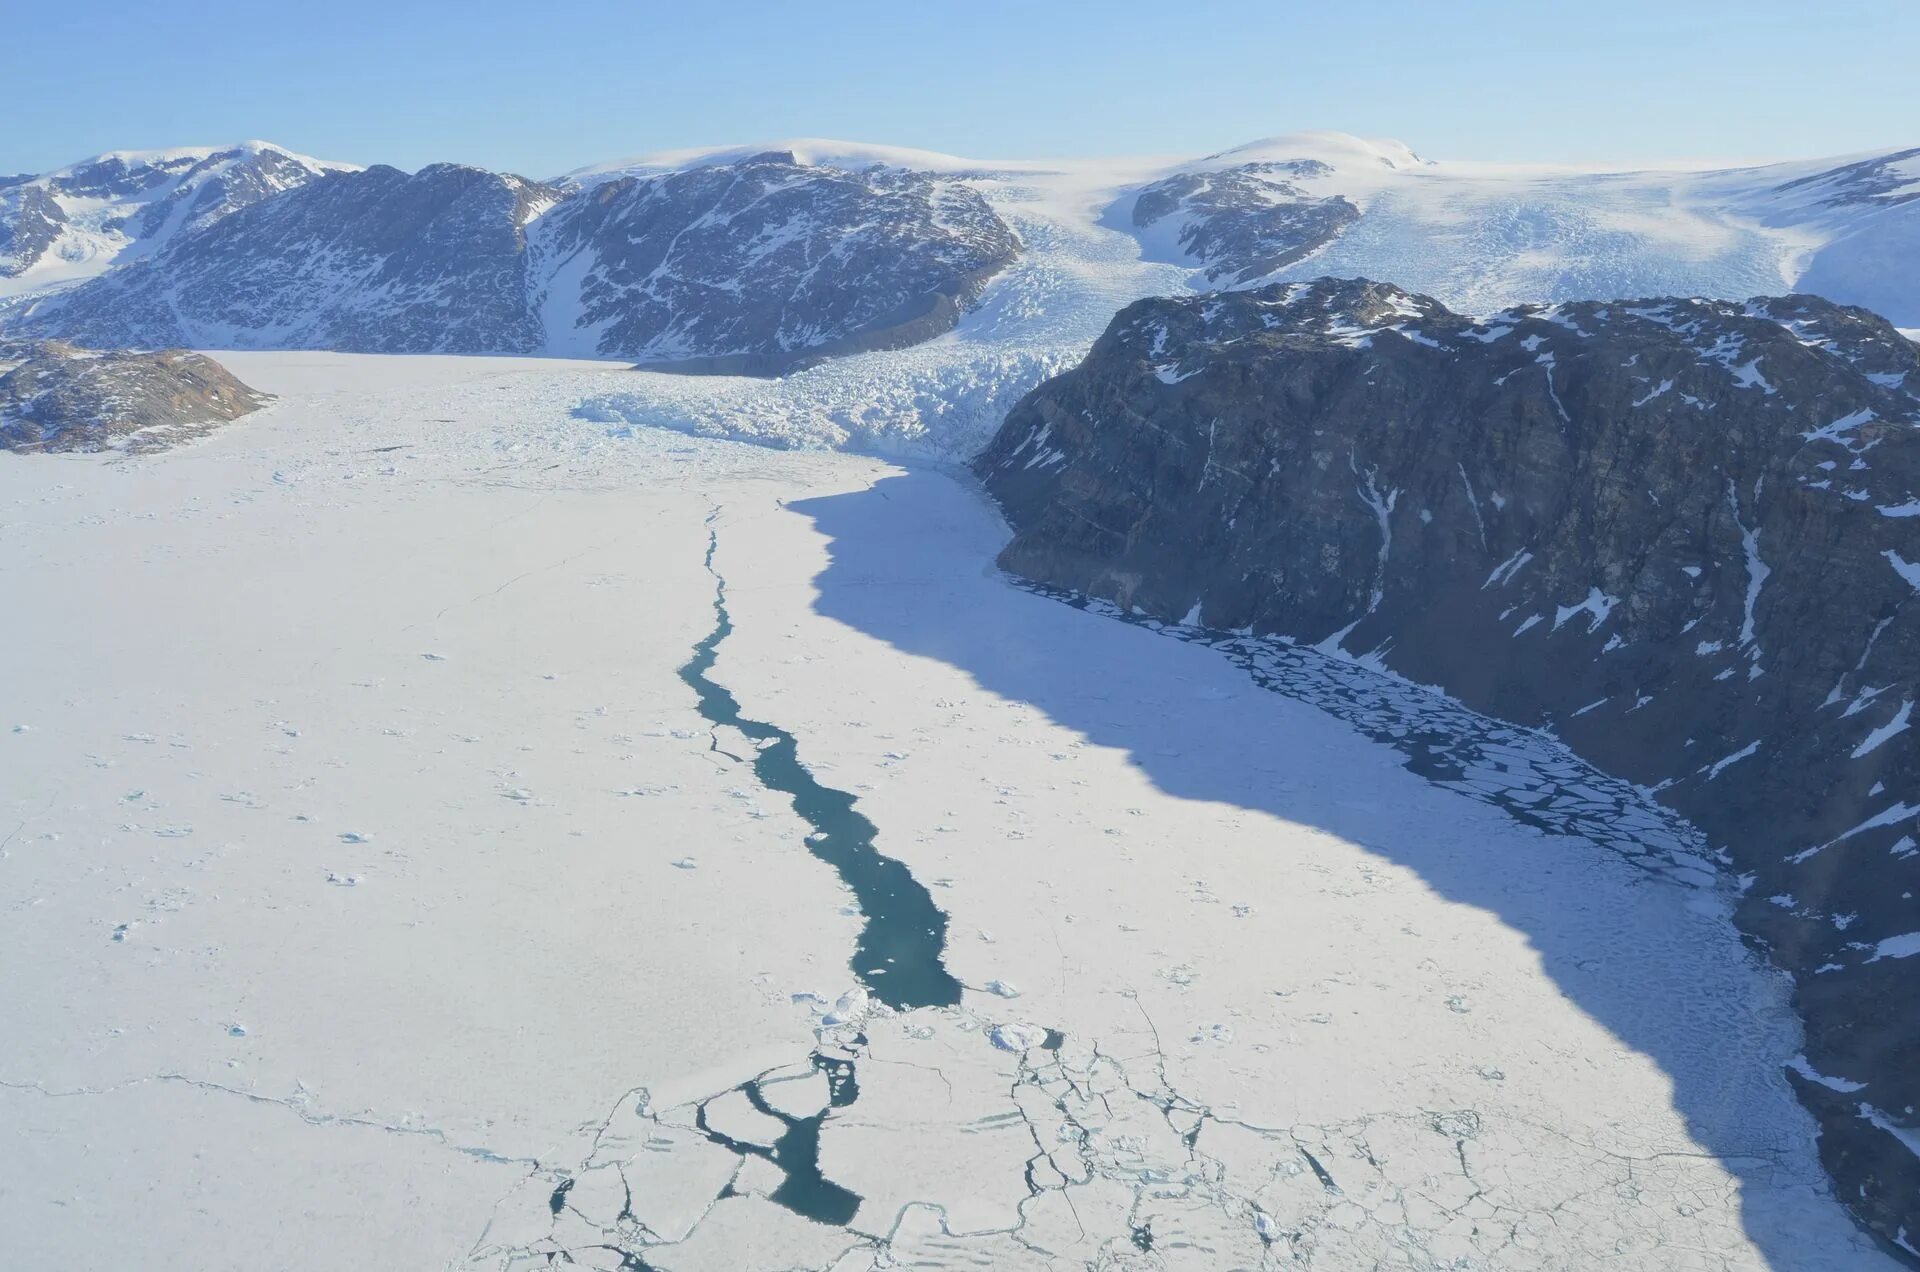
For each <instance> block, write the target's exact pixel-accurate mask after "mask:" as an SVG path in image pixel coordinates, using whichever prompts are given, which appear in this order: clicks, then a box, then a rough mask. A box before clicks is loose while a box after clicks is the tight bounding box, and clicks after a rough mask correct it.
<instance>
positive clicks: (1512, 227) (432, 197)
mask: <svg viewBox="0 0 1920 1272" xmlns="http://www.w3.org/2000/svg"><path fill="white" fill-rule="evenodd" d="M1063 174H1064V176H1065V178H1068V179H1070V181H1071V184H1072V185H1073V186H1074V188H1075V189H1076V190H1077V191H1078V192H1079V195H1080V196H1081V197H1082V199H1083V201H1084V209H1083V210H1084V213H1085V215H1086V217H1087V218H1088V219H1089V220H1091V221H1095V222H1097V223H1098V225H1100V226H1101V227H1104V228H1105V229H1106V230H1107V231H1109V232H1117V233H1119V234H1123V235H1127V236H1130V237H1132V238H1133V239H1135V240H1137V242H1138V245H1139V246H1138V252H1139V254H1140V255H1141V256H1143V257H1144V258H1145V259H1146V260H1148V261H1159V262H1164V263H1167V264H1169V265H1172V266H1176V267H1179V268H1181V269H1184V270H1185V271H1187V282H1188V284H1189V285H1190V286H1192V287H1194V288H1197V289H1206V288H1229V289H1231V288H1243V287H1253V286H1258V285H1261V284H1264V283H1268V282H1272V281H1276V280H1285V279H1293V278H1305V277H1312V276H1318V275H1323V274H1330V275H1334V276H1341V277H1356V276H1367V277H1375V278H1385V279H1390V280H1392V281H1394V282H1396V283H1398V284H1400V285H1402V286H1406V287H1408V288H1410V289H1412V290H1416V291H1419V292H1422V293H1424V294H1429V295H1432V296H1434V297H1436V298H1438V299H1439V300H1441V301H1443V302H1444V303H1447V304H1448V305H1450V306H1452V307H1454V308H1456V309H1460V310H1462V311H1464V312H1470V313H1485V312H1489V311H1491V310H1493V309H1497V308H1500V307H1503V306H1505V305H1509V304H1514V303H1520V302H1524V301H1540V302H1554V301H1560V300H1569V299H1579V298H1609V297H1618V296H1637V295H1680V296H1701V297H1718V298H1729V299H1734V298H1744V297H1747V296H1750V295H1758V294H1773V293H1779V292H1782V291H1786V290H1800V291H1810V292H1815V293H1818V294H1820V295H1823V296H1827V297H1829V298H1831V299H1834V300H1838V301H1842V302H1845V303H1850V304H1859V305H1864V306H1866V307H1868V308H1872V309H1874V310H1876V311H1878V312H1880V313H1882V314H1885V315H1886V316H1887V317H1889V318H1891V319H1892V320H1894V321H1895V322H1896V323H1899V324H1901V325H1903V326H1915V325H1920V149H1916V150H1904V151H1896V152H1889V153H1884V154H1875V155H1867V156H1852V157H1848V158H1842V159H1832V160H1821V161H1811V162H1796V163H1787V164H1775V165H1770V166H1762V167H1749V168H1733V169H1715V170H1682V169H1655V170H1643V171H1635V172H1603V171H1593V170H1585V169H1573V168H1552V169H1545V168H1521V167H1513V166H1496V165H1487V164H1471V163H1454V162H1433V161H1428V160H1423V159H1421V158H1420V157H1418V156H1417V155H1415V154H1414V153H1413V152H1412V151H1410V150H1408V149H1407V148H1406V147H1404V146H1401V145H1398V144H1396V143H1388V142H1368V141H1362V140H1360V139H1358V138H1353V137H1348V136H1345V135H1342V134H1327V133H1311V134H1299V135H1293V136H1286V137H1277V138H1272V139H1269V140H1266V141H1262V142H1258V143H1255V144H1253V145H1250V146H1244V147H1241V148H1239V149H1236V150H1230V151H1226V152H1223V153H1221V154H1216V155H1212V156H1208V157H1206V158H1200V159H1192V160H1181V161H1171V162H1169V161H1165V160H1114V161H1110V162H1105V161H1092V160H1072V161H1062V162H1061V163H1059V164H1048V163H1039V162H1034V161H1021V162H1018V163H993V162H987V161H976V160H965V159H958V158H954V157H952V156H945V155H938V154H933V153H930V152H924V151H906V150H897V149H888V148H882V147H872V146H859V145H852V144H847V143H834V142H795V143H784V144H781V145H777V146H772V147H767V148H743V149H732V150H713V151H698V152H684V153H679V154H674V155H668V156H660V157H656V158H653V159H643V160H635V161H632V162H628V163H616V164H609V165H606V166H604V167H601V168H595V169H588V170H582V171H580V172H576V173H573V174H570V175H568V176H564V177H560V178H555V179H552V180H541V181H536V180H529V179H526V178H523V177H518V176H513V175H510V174H502V173H492V172H487V171H484V170H482V169H478V168H470V167H461V166H455V165H447V164H436V165H433V166H430V167H427V168H424V169H422V170H420V171H419V172H417V173H413V174H407V173H403V172H400V171H398V170H396V169H393V168H388V167H372V168H366V169H361V168H356V167H353V166H350V165H345V164H337V163H326V162H322V161H319V160H313V159H307V158H304V157H302V156H299V155H295V154H293V153H292V152H290V151H285V150H282V149H279V148H277V147H274V146H271V145H267V144H266V143H261V142H251V143H247V144H245V145H242V146H234V147H226V148H220V149H203V150H181V151H166V152H151V153H134V152H127V153H122V154H113V155H104V156H101V157H99V158H97V159H93V160H88V161H86V162H84V163H80V164H76V165H74V166H72V167H70V168H66V169H63V170H61V171H60V172H56V173H49V174H46V175H44V176H38V177H14V178H0V306H4V309H0V315H3V316H4V322H5V325H6V327H7V329H8V330H10V331H11V332H13V333H15V334H27V335H37V336H54V337H61V338H70V339H74V340H77V341H80V342H82V343H87V344H94V345H116V346H119V345H128V346H143V347H144V346H159V345H193V346H200V347H244V348H332V349H349V350H363V351H379V352H402V351H440V352H464V353H482V352H487V353H549V354H568V355H577V356H590V357H606V358H620V359H626V360H631V361H635V362H640V363H645V364H649V365H658V366H664V367H671V368H675V369H682V370H695V371H721V372H742V373H747V374H779V373H782V372H786V371H790V370H793V369H795V368H797V367H800V366H804V365H806V364H808V363H811V362H816V361H818V360H820V359H823V358H827V357H831V356H835V355H841V354H848V353H856V352H861V351H865V350H872V349H885V348H895V347H899V346H902V345H907V344H912V343H916V342H920V341H925V340H928V339H931V338H933V337H936V336H939V335H941V334H942V333H944V332H946V331H948V330H950V329H951V328H952V327H953V326H954V325H955V324H956V322H957V321H958V320H959V318H960V316H961V314H962V313H964V312H965V311H966V310H967V309H968V308H969V307H971V306H973V305H975V304H976V303H979V302H981V301H983V299H984V298H985V296H986V293H987V290H988V289H989V287H990V285H991V282H992V280H993V279H995V278H996V277H997V276H999V275H1001V274H1002V273H1004V271H1005V270H1006V269H1007V268H1008V267H1009V265H1010V264H1011V263H1012V262H1013V261H1014V260H1015V259H1017V258H1018V257H1019V256H1020V255H1021V253H1022V252H1023V251H1029V250H1034V249H1035V248H1039V249H1040V250H1044V249H1045V245H1044V244H1033V243H1029V242H1026V241H1025V240H1024V239H1023V237H1022V236H1021V235H1020V234H1019V233H1018V232H1017V231H1016V230H1015V228H1014V225H1015V223H1016V222H1017V221H1018V220H1019V215H1018V214H1019V212H1020V211H1021V203H1022V201H1023V200H1025V199H1027V198H1029V197H1030V196H1031V191H1032V188H1033V186H1034V185H1035V183H1036V182H1038V183H1042V184H1045V183H1047V182H1049V181H1051V182H1052V183H1053V185H1054V186H1055V187H1056V188H1057V187H1058V186H1059V185H1060V181H1061V180H1062V178H1063Z"/></svg>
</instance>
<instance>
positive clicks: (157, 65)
mask: <svg viewBox="0 0 1920 1272" xmlns="http://www.w3.org/2000/svg"><path fill="white" fill-rule="evenodd" d="M11 10H12V11H11V12H10V13H9V14H8V16H7V18H6V21H5V24H4V27H5V39H4V41H0V86H4V90H5V92H4V99H3V100H4V101H5V103H6V104H5V109H4V112H3V113H0V121H4V124H5V125H9V126H0V172H19V171H41V170H45V169H47V168H52V167H57V166H59V165H62V164H64V163H67V162H70V161H72V160H74V159H76V158H79V157H81V156H84V155H88V154H93V153H97V152H99V151H101V150H108V149H118V148H149V147H159V146H172V145H195V144H211V143H216V142H226V141H235V140H241V139H244V138H247V137H264V138H267V139H269V140H272V141H276V142H279V143H281V144H283V145H287V146H291V147H293V148H295V149H297V150H302V151H305V152H307V153H309V154H315V155H320V156H322V157H326V158H334V159H343V160H352V161H358V162H365V163H371V162H384V163H392V164H395V165H398V166H400V167H403V168H413V167H418V166H419V165H421V164H423V163H429V162H433V161H435V160H442V159H450V160H458V161H462V162H467V163H476V164H482V165H485V166H488V167H494V168H505V169H510V170H514V171H518V172H522V173H525V174H527V175H529V176H535V177H543V176H551V175H554V174H556V173H559V172H562V171H565V170H567V169H569V168H574V167H578V166H580V165H582V164H585V163H589V162H594V161H597V160H604V159H611V158H617V157H620V156H623V155H630V154H637V153H642V152H645V151H650V150H657V149H665V148H672V147H679V146H692V145H708V144H722V143H737V142H749V141H758V140H768V139H773V138H779V137H790V136H826V137H840V138H850V139H858V140H863V141H877V142H887V143H892V144H899V145H914V146H923V147H926V148H930V149H936V150H948V151H953V152H957V153H961V154H968V155H973V156H977V157H1021V156H1032V155H1049V154H1101V153H1127V152H1135V153H1142V152H1151V153H1160V152H1201V151H1209V150H1217V149H1221V148H1224V147H1226V146H1230V145H1234V144H1237V143H1240V142H1243V141H1247V140H1250V139H1252V138H1255V137H1260V136H1266V135H1269V134H1272V133H1278V132H1289V131H1294V130H1297V129H1305V128H1338V129H1344V130H1346V131H1349V132H1355V133H1360V134H1362V135H1367V136H1383V137H1394V138H1398V139H1399V140H1402V141H1405V142H1407V143H1408V144H1410V145H1412V146H1413V147H1414V148H1415V149H1416V150H1419V151H1421V152H1422V153H1425V154H1428V155H1432V156H1437V157H1447V158H1462V159H1465V158H1474V159H1505V160H1546V159H1570V160H1583V161H1585V160H1611V161H1625V162H1634V161H1645V160H1653V159H1661V158H1668V159H1692V158H1760V157H1788V156H1795V155H1826V154H1838V153H1844V152H1849V151H1855V150H1865V149H1874V148H1885V147H1892V146H1901V145H1907V146H1911V145H1920V60H1917V59H1916V56H1915V50H1916V49H1920V4H1916V3H1913V0H1885V2H1879V3H1866V2H1856V0H1799V2H1798V3H1779V2H1775V0H1751V2H1749V3H1744V4H1737V3H1722V2H1721V0H1662V2H1660V3H1643V2H1641V0H1595V2H1582V3H1572V2H1571V0H1568V2H1565V3H1562V2H1560V0H1534V2H1533V3H1505V2H1501V3H1495V2H1492V0H1486V2H1477V0H1454V2H1442V0H1424V2H1416V0H1372V2H1370V3H1348V2H1346V0H1319V2H1315V3H1306V2H1305V0H1262V2H1258V3H1255V2H1252V0H1218V2H1209V0H1187V2H1186V3H1168V2H1167V0H1159V2H1158V3H1145V2H1142V0H1101V2H1099V3H1078V2H1074V3H1062V2H1059V0H1025V2H1023V3H1013V2H1011V0H971V2H969V3H949V2H946V0H888V2H887V3H879V2H877V0H845V2H840V0H817V2H816V3H812V4H807V3H799V2H797V0H786V2H782V3H769V2H762V0H740V2H733V0H678V2H676V3H672V4H668V3H659V2H658V0H627V2H625V3H619V2H616V0H547V2H546V3H544V4H542V3H539V2H538V0H531V2H530V0H515V2H514V3H504V2H502V0H462V2H461V3H445V2H442V0H430V2H424V3H422V2H415V0H386V2H385V3H372V2H370V0H331V2H328V0H321V2H320V3H313V4H299V3H286V2H285V0H280V2H278V3H266V4H262V3H260V2H259V0H250V2H248V3H236V2H235V0H198V2H197V3H194V4H191V5H187V4H180V3H177V0H175V2H169V0H145V2H143V0H51V2H50V3H31V4H21V5H17V6H11Z"/></svg>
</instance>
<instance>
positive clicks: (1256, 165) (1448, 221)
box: [1110, 133, 1920, 324]
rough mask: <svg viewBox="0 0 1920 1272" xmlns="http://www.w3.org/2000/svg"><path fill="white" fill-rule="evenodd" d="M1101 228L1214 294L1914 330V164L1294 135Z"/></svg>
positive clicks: (1898, 156) (1122, 208) (1189, 167)
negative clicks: (1566, 156)
mask: <svg viewBox="0 0 1920 1272" xmlns="http://www.w3.org/2000/svg"><path fill="white" fill-rule="evenodd" d="M1348 209H1350V210H1351V211H1347V210H1348ZM1110 219H1111V220H1112V221H1113V222H1114V223H1115V224H1119V225H1124V226H1125V227H1127V228H1129V229H1131V230H1132V231H1133V232H1135V233H1136V234H1138V235H1139V236H1140V237H1141V239H1142V242H1143V244H1144V245H1145V246H1146V248H1147V250H1148V251H1149V252H1150V253H1151V254H1154V255H1156V256H1157V257H1159V258H1160V259H1165V260H1171V261H1175V262H1178V263H1182V264H1188V265H1193V266H1197V267H1199V269H1200V272H1201V275H1202V276H1203V277H1204V278H1205V279H1207V280H1208V281H1209V285H1222V284H1224V283H1227V282H1231V283H1232V284H1233V285H1254V284H1257V283H1259V282H1262V281H1273V280H1275V279H1293V278H1308V277H1315V276H1319V275H1326V274H1331V275H1334V276H1336V277H1368V278H1375V279H1386V280H1390V281H1392V282H1393V283H1395V284H1396V285H1399V286H1402V287H1406V288H1409V289H1411V290H1414V291H1420V292H1425V293H1427V294H1430V295H1433V296H1435V297H1437V298H1439V299H1440V300H1442V301H1443V302H1445V303H1446V304H1448V305H1450V306H1452V307H1453V308H1455V309H1460V310H1464V311H1466V312H1470V313H1486V312H1489V311H1491V310H1493V309H1498V308H1502V307H1504V306H1506V305H1509V304H1515V303H1519V302H1523V301H1543V302H1554V301H1562V300H1574V299H1583V298H1585V299H1615V298H1619V297H1626V296H1645V295H1698V296H1710V297H1720V298H1727V299H1741V298H1745V297H1747V296H1752V295H1760V294H1765V293H1769V292H1777V291H1779V290H1781V289H1782V288H1787V289H1792V290H1798V291H1810V292H1815V293H1818V294H1821V295H1825V296H1827V297H1828V298H1829V299H1833V300H1838V301H1841V302H1843V303H1846V304H1857V305H1864V306H1866V307H1868V308H1871V309H1875V310H1877V311H1879V312H1882V313H1884V314H1886V315H1887V316H1888V317H1889V318H1892V319H1894V320H1895V321H1896V322H1901V323H1906V324H1911V323H1914V322H1920V250H1916V249H1920V150H1903V151H1895V152H1892V153H1888V154H1876V155H1864V156H1851V157H1848V158H1842V159H1822V160H1811V161H1804V162H1795V163H1781V164H1771V165H1766V166H1761V167H1746V168H1731V169H1722V170H1697V169H1695V170H1690V169H1680V168H1672V169H1650V170H1643V171H1624V172H1623V171H1603V170H1594V169H1577V168H1544V167H1519V166H1511V165H1507V166H1500V165H1491V164H1476V163H1460V162H1451V161H1439V162H1436V161H1428V160H1424V159H1421V158H1420V157H1419V156H1417V155H1415V154H1414V153H1413V152H1412V151H1411V150H1409V149H1407V148H1406V147H1405V146H1402V145H1400V144H1398V143H1396V142H1363V141H1360V140H1358V139H1356V138H1352V137H1347V136H1344V135H1341V134H1327V133H1302V134H1294V135H1290V136H1283V137H1274V138H1269V139H1267V140H1265V141H1260V142H1256V143H1253V144H1251V145H1248V146H1242V147H1239V148H1237V149H1234V150H1229V151H1225V152H1223V153H1221V154H1218V155H1213V156H1209V157H1208V158H1206V159H1203V160H1199V161H1196V162H1194V163H1191V164H1186V165H1183V166H1181V167H1180V168H1179V170H1178V171H1177V172H1175V173H1173V174H1170V175H1169V176H1168V177H1166V178H1163V179H1162V180H1161V181H1159V182H1157V183H1155V184H1154V185H1151V186H1149V187H1147V188H1146V189H1144V190H1142V191H1140V192H1137V193H1131V194H1129V195H1127V196H1125V197H1123V199H1122V200H1121V201H1120V202H1119V203H1118V204H1116V206H1115V209H1114V214H1113V215H1112V217H1111V218H1110Z"/></svg>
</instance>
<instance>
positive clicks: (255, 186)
mask: <svg viewBox="0 0 1920 1272" xmlns="http://www.w3.org/2000/svg"><path fill="white" fill-rule="evenodd" d="M348 170H350V168H349V165H345V164H338V163H329V162H326V161H323V160H319V159H310V158H308V157H307V156H305V155H297V154H294V153H293V152H292V151H290V150H283V149H281V148H280V147H278V146H274V145H270V144H268V143H266V142H262V141H248V142H242V143H241V144H239V145H237V146H221V147H199V148H189V149H180V150H152V151H134V150H125V151H115V152H112V153H110V154H104V155H96V156H95V157H93V158H91V159H85V160H82V161H81V162H79V163H76V164H73V165H71V166H70V167H66V168H62V169H60V170H59V171H57V172H49V173H46V174H45V175H43V176H19V177H0V297H5V296H8V295H20V294H24V293H28V292H34V291H40V290H45V289H47V288H53V287H61V286H70V285H72V284H74V283H77V282H81V281H84V280H85V279H88V278H91V277H93V276H95V275H97V274H100V273H103V272H105V271H106V270H108V269H111V268H112V267H114V266H115V265H121V264H126V263H128V262H130V261H132V260H136V259H139V258H140V257H143V256H147V255H151V254H152V253H154V252H156V251H158V250H160V249H161V248H163V247H165V246H166V245H167V244H168V243H170V242H172V241H173V240H174V239H175V238H178V237H180V236H182V235H186V234H191V233H193V232H194V231H197V230H202V229H205V228H206V227H208V226H210V225H212V224H213V223H214V222H216V221H218V220H219V219H220V218H222V217H224V216H227V215H229V214H230V213H233V212H237V211H239V210H240V209H241V208H244V207H247V206H249V205H250V204H253V203H257V202H259V201H260V200H261V199H265V198H268V197H270V196H272V195H275V194H279V193H281V192H282V191H286V190H291V189H294V188H296V187H298V186H302V185H305V184H306V183H307V182H309V181H312V180H314V179H315V178H316V177H319V176H321V175H322V174H324V173H328V172H341V171H348Z"/></svg>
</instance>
